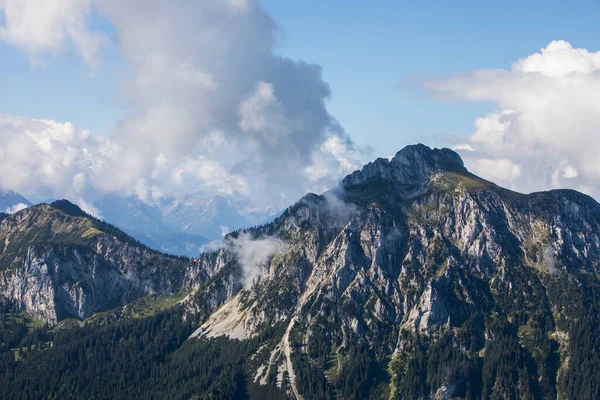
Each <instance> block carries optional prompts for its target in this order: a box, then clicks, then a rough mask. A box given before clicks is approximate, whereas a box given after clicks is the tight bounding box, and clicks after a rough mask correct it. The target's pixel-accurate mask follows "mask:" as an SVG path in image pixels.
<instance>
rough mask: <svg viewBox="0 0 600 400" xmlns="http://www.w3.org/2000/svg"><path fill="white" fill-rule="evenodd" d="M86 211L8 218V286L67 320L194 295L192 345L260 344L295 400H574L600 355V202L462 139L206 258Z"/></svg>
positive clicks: (361, 180)
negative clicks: (489, 175) (166, 250)
mask: <svg viewBox="0 0 600 400" xmlns="http://www.w3.org/2000/svg"><path fill="white" fill-rule="evenodd" d="M80 212H81V211H80V210H79V211H77V210H73V209H71V208H70V207H65V206H64V205H62V206H61V205H60V204H58V205H55V206H54V207H51V206H45V205H44V206H37V207H32V208H30V209H27V210H23V211H21V212H19V213H17V214H15V215H12V216H10V217H9V216H6V215H4V216H2V217H0V266H1V267H0V274H1V275H0V294H2V295H3V296H4V297H8V298H11V299H13V300H15V301H17V302H18V303H19V304H21V305H22V306H23V308H25V309H27V311H29V312H30V313H32V314H33V315H35V316H37V317H38V318H43V319H46V320H48V321H56V320H60V319H61V318H64V317H65V316H68V315H75V316H78V317H79V318H85V317H86V316H89V315H90V314H91V313H93V312H95V311H97V310H99V309H101V308H102V307H104V306H106V305H107V304H109V303H110V302H111V301H113V300H115V299H117V300H118V301H120V302H122V303H127V302H128V301H129V300H130V299H132V298H135V297H136V296H139V295H143V294H165V293H166V294H169V293H176V292H179V291H181V290H185V291H190V293H191V294H190V295H189V296H187V297H186V299H185V300H184V301H183V305H184V307H185V313H184V318H188V317H189V316H192V315H194V314H195V315H196V316H197V315H202V316H206V319H204V322H203V323H202V325H201V326H200V327H199V328H198V329H197V330H196V331H195V332H194V334H193V335H192V336H191V337H190V340H191V341H196V340H198V339H199V338H203V339H211V338H216V337H228V338H230V339H231V340H236V341H243V343H259V344H258V345H257V346H256V348H254V354H253V356H252V358H251V359H250V360H248V361H247V365H246V367H247V368H249V369H250V371H246V372H247V374H248V375H247V376H248V377H249V379H250V380H252V382H253V384H256V385H260V386H273V387H275V388H278V389H279V390H280V392H281V393H284V394H287V395H288V396H290V397H294V398H325V397H331V398H333V397H338V398H356V394H357V393H359V394H360V396H359V397H362V398H367V397H369V396H371V397H374V398H382V397H389V398H407V399H412V398H436V399H438V398H439V399H443V398H456V397H459V398H462V397H470V398H487V397H495V398H523V397H525V398H556V397H559V398H563V397H565V398H569V397H573V396H572V395H571V396H570V395H569V393H571V394H572V393H577V392H574V391H573V389H572V388H573V387H576V386H578V385H579V386H580V384H579V383H578V382H579V381H578V380H577V379H580V378H578V377H582V376H585V374H586V373H588V372H589V371H592V370H594V368H593V365H594V361H593V360H595V359H594V358H593V357H592V358H590V357H591V356H590V354H591V355H593V354H596V351H598V352H600V343H596V342H595V341H594V340H595V339H594V338H595V337H596V333H595V332H596V330H597V329H599V328H600V314H598V309H599V308H600V300H596V299H600V278H599V276H598V272H599V263H600V236H599V235H600V205H598V203H597V202H596V201H594V200H593V199H591V198H590V197H588V196H585V195H582V194H580V193H577V192H574V191H568V190H558V191H551V192H545V193H534V194H530V195H523V194H519V193H515V192H511V191H509V190H506V189H503V188H500V187H498V186H496V185H494V184H493V183H491V182H487V181H485V180H483V179H481V178H479V177H477V176H474V175H472V174H471V173H469V172H468V171H467V170H466V168H465V167H464V165H463V163H462V160H461V159H460V157H459V156H458V155H457V154H456V153H454V152H452V151H451V150H448V149H442V150H437V149H433V150H432V149H430V148H428V147H426V146H423V145H417V146H409V147H407V148H405V149H403V150H401V151H400V152H398V154H396V156H395V157H394V158H393V159H392V160H386V159H379V160H376V161H375V162H373V163H371V164H368V165H367V166H365V167H364V168H363V169H362V170H361V171H356V172H354V173H353V174H351V175H349V176H348V177H346V178H345V179H344V180H343V181H342V183H341V184H340V187H339V188H337V189H336V190H333V191H331V192H328V193H325V194H324V195H322V196H317V195H314V194H309V195H307V196H305V197H304V198H303V199H301V200H300V201H299V202H298V203H297V204H295V205H294V206H292V207H290V208H289V209H288V210H287V211H286V212H285V213H284V214H283V215H282V216H281V217H279V218H277V219H276V220H275V221H274V222H272V223H270V224H267V225H264V226H262V227H259V228H253V229H249V230H246V231H240V232H234V233H232V234H230V235H228V236H227V237H226V239H225V242H224V245H223V247H222V248H221V249H219V250H217V251H214V252H209V253H205V254H203V255H202V256H201V257H199V258H198V259H195V260H187V259H178V258H171V257H166V256H164V255H161V254H160V253H156V252H153V251H151V250H149V249H147V248H145V247H144V246H141V245H140V244H139V243H136V242H134V241H132V240H131V239H130V238H128V237H127V236H125V235H123V234H122V233H120V232H118V231H117V230H115V229H114V228H112V227H110V226H107V225H105V224H101V223H100V222H99V221H95V220H93V219H91V218H89V217H87V216H85V215H79V213H80ZM215 309H216V311H214V310H215ZM213 311H214V312H213ZM250 340H252V341H251V342H250ZM581 379H583V380H584V381H585V379H584V378H581ZM593 384H595V383H593ZM599 385H600V384H599ZM593 391H594V388H592V390H591V391H590V392H593Z"/></svg>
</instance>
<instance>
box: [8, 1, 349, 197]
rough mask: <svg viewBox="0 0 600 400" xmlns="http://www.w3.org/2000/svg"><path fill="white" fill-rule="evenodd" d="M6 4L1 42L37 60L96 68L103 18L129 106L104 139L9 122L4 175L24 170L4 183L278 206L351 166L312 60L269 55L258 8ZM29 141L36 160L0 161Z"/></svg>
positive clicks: (267, 21) (270, 34)
mask: <svg viewBox="0 0 600 400" xmlns="http://www.w3.org/2000/svg"><path fill="white" fill-rule="evenodd" d="M38 3H39V4H38ZM42 3H43V4H42ZM47 3H48V4H47ZM50 3H52V4H50ZM36 5H37V6H36ZM0 9H2V10H3V12H4V17H5V18H4V19H5V23H4V25H3V26H2V27H1V28H0V29H1V32H2V34H1V35H0V40H2V41H4V42H6V43H8V44H11V45H14V46H17V47H19V48H21V49H23V51H25V52H27V53H28V54H30V56H32V57H35V58H38V57H44V55H45V54H58V53H60V52H65V51H70V50H71V51H72V50H74V51H75V52H76V53H78V54H80V56H81V57H82V59H84V60H85V61H86V62H88V63H91V62H92V60H93V59H95V57H97V55H98V54H99V53H98V51H99V48H100V47H101V45H102V43H103V42H102V37H101V36H102V35H101V34H98V33H96V32H94V31H93V30H92V29H91V28H90V26H89V23H88V22H89V18H90V15H91V13H98V14H99V15H102V16H103V17H104V18H106V19H107V20H109V21H110V22H111V24H112V26H113V27H114V30H115V32H116V33H115V37H114V40H113V44H112V45H113V46H118V48H119V50H120V53H121V55H122V57H123V60H124V62H125V65H126V70H125V71H124V77H123V80H122V85H121V90H120V94H119V96H120V101H121V102H122V103H124V104H126V106H127V108H128V109H129V110H130V112H129V113H128V114H127V115H126V116H125V117H124V118H123V119H122V120H121V121H119V122H118V124H117V126H116V128H115V131H114V132H112V133H111V134H110V135H105V136H104V137H98V136H95V137H91V136H90V135H89V134H84V133H83V131H77V130H76V129H75V128H73V127H72V126H71V125H70V124H68V123H59V122H55V121H43V122H40V121H37V120H30V121H25V120H24V119H19V118H15V117H8V116H5V118H6V119H10V118H13V119H18V120H20V121H21V122H20V123H21V128H22V129H21V131H18V130H17V129H16V128H15V127H14V126H13V128H12V131H11V133H6V132H3V133H0V135H2V134H3V135H4V136H5V137H9V138H10V139H11V142H12V148H11V149H9V148H8V147H7V146H8V145H5V144H4V143H2V144H0V152H1V153H0V163H1V164H2V167H3V168H4V169H3V171H12V170H17V169H18V170H19V171H20V173H22V174H23V176H22V177H21V178H19V177H13V178H0V179H7V180H9V181H8V182H0V183H2V184H4V185H6V186H7V187H11V188H13V189H15V190H20V191H21V190H23V188H24V187H27V189H29V190H28V193H32V192H35V191H38V190H40V189H44V190H45V189H48V188H49V187H50V186H52V185H56V188H55V191H62V192H63V193H65V195H70V193H76V194H78V195H80V198H82V199H89V198H90V196H92V195H93V194H94V193H103V192H107V191H116V192H119V193H124V194H135V195H137V196H138V197H140V199H142V200H143V201H150V200H151V199H152V196H153V195H152V194H153V193H186V192H187V193H191V192H197V191H198V190H203V191H204V192H206V193H216V194H242V195H245V196H249V197H250V198H252V199H253V200H254V201H255V202H256V203H258V204H259V205H263V206H267V205H277V206H281V205H283V204H282V203H284V204H285V203H287V202H289V201H291V200H294V199H296V198H298V197H300V196H301V195H302V194H304V192H305V191H306V190H307V189H309V188H313V187H319V188H325V187H331V186H333V185H334V183H335V181H336V180H337V179H339V178H340V177H341V176H342V175H343V174H345V173H347V172H350V171H351V170H352V169H354V168H355V166H356V165H358V163H357V162H356V157H357V155H356V150H355V149H354V147H353V145H352V142H351V141H350V139H349V138H348V137H347V136H346V134H345V133H344V131H343V130H342V129H341V128H340V126H339V124H338V123H337V121H336V120H335V119H334V118H333V117H332V116H331V115H330V114H329V112H328V111H327V108H326V101H327V99H328V98H329V96H330V89H329V86H328V85H327V83H325V82H324V81H323V79H322V73H321V68H320V66H318V65H316V64H309V63H306V62H303V61H294V60H290V59H288V58H284V57H280V56H278V55H276V54H275V53H274V52H273V47H274V35H275V32H276V25H275V23H274V22H273V20H272V19H271V18H270V17H269V15H267V14H266V13H265V11H264V10H263V9H262V7H261V6H260V5H259V4H258V2H257V1H254V0H245V1H244V0H220V1H212V0H204V1H196V0H183V1H178V2H164V1H162V0H131V1H121V0H61V1H57V2H36V1H34V0H27V1H25V2H22V1H21V0H18V1H17V0H0ZM40 19H43V21H42V23H40V24H37V22H36V21H38V20H40ZM29 25H35V27H34V28H35V29H34V28H31V29H30V28H28V26H29ZM30 125H35V126H38V125H43V126H38V127H37V128H36V129H34V130H33V131H32V130H30V129H28V126H30ZM50 131H52V132H53V133H52V134H51V135H50V134H49V133H48V132H50ZM59 131H61V133H59ZM60 135H64V136H65V137H64V138H62V139H61V138H59V137H58V136H60ZM86 135H87V136H86ZM48 136H50V138H49V139H44V137H48ZM84 136H85V137H84ZM48 141H49V144H46V143H47V142H48ZM30 144H33V145H34V149H35V150H36V151H37V152H38V153H39V154H40V155H41V158H38V157H28V159H27V160H26V161H22V160H19V159H18V158H17V157H16V156H14V154H13V156H10V157H8V156H6V154H9V153H11V154H12V153H16V152H18V150H19V149H20V151H21V152H28V146H29V145H30ZM47 145H50V146H52V150H49V149H48V148H47V147H44V146H47ZM23 156H25V154H23ZM7 157H8V158H7ZM26 158H27V157H26ZM59 166H60V168H59ZM326 171H327V172H326ZM0 175H5V174H0ZM17 175H18V174H17ZM26 175H30V176H34V179H31V180H30V181H29V182H26V179H25V178H24V176H26ZM55 182H56V183H55ZM26 192H27V191H26Z"/></svg>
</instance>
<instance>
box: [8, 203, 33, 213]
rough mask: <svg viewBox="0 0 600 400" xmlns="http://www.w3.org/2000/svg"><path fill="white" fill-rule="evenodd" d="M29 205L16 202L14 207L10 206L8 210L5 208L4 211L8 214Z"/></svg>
mask: <svg viewBox="0 0 600 400" xmlns="http://www.w3.org/2000/svg"><path fill="white" fill-rule="evenodd" d="M27 207H28V206H27V204H25V203H18V204H15V205H14V206H12V207H8V208H7V209H6V210H4V212H5V213H7V214H14V213H16V212H19V211H21V210H24V209H26V208H27Z"/></svg>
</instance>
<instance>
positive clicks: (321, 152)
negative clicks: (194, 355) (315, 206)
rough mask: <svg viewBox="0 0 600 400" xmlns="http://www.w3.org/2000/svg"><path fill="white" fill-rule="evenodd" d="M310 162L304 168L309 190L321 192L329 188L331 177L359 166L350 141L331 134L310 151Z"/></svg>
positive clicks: (347, 172)
mask: <svg viewBox="0 0 600 400" xmlns="http://www.w3.org/2000/svg"><path fill="white" fill-rule="evenodd" d="M311 158H312V163H311V164H310V165H308V166H307V167H306V168H305V174H306V176H307V177H308V180H309V182H310V186H309V187H308V188H309V191H312V192H316V193H321V192H324V191H326V190H327V189H329V188H331V178H332V176H333V177H343V176H345V175H347V174H349V173H351V172H353V171H355V170H357V169H359V168H360V166H361V162H360V161H359V160H358V159H357V151H356V150H355V149H354V148H353V146H352V143H351V142H349V141H347V140H345V139H343V138H341V137H339V136H331V137H329V138H328V139H327V140H325V141H324V142H323V143H322V144H321V146H319V148H318V149H315V150H314V151H313V153H312V156H311Z"/></svg>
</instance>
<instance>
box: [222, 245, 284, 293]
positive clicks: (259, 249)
mask: <svg viewBox="0 0 600 400" xmlns="http://www.w3.org/2000/svg"><path fill="white" fill-rule="evenodd" d="M225 246H226V247H227V248H228V249H229V250H231V251H233V252H235V254H236V255H237V258H238V261H239V263H240V265H241V266H242V272H243V280H242V281H243V283H244V285H245V286H247V287H250V286H252V284H253V283H254V282H255V281H256V280H257V279H260V277H261V275H262V274H263V272H264V270H265V268H266V267H267V266H268V265H267V263H268V262H269V261H270V260H271V258H272V257H273V256H274V255H275V254H277V253H281V252H284V251H285V249H286V245H285V243H284V242H282V241H281V240H280V239H278V238H276V237H273V236H266V237H261V238H252V237H251V236H250V234H248V233H242V234H240V235H239V236H238V237H236V238H233V237H230V238H228V239H227V242H226V243H225Z"/></svg>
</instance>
